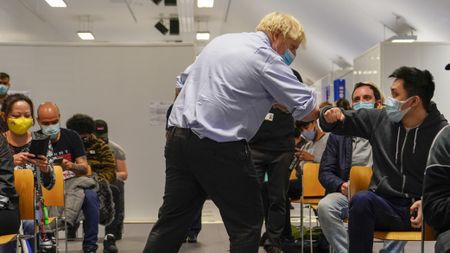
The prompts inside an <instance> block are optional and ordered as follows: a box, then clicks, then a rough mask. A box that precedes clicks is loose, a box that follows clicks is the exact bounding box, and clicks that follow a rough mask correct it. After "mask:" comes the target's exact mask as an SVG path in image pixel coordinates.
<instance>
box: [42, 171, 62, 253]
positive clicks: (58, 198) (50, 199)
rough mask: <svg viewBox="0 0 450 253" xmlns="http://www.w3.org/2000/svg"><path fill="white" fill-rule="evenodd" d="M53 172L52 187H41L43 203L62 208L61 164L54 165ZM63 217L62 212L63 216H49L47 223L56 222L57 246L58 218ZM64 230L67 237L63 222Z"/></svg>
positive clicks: (57, 241) (57, 238)
mask: <svg viewBox="0 0 450 253" xmlns="http://www.w3.org/2000/svg"><path fill="white" fill-rule="evenodd" d="M53 169H54V173H55V185H53V187H52V189H50V190H47V189H45V188H44V187H42V196H43V197H44V204H45V206H48V207H62V208H64V176H63V169H62V167H61V166H58V165H55V166H54V167H53ZM59 219H64V212H63V216H61V217H58V216H55V217H49V218H48V221H49V224H50V223H53V222H55V224H56V230H55V236H56V245H57V246H59V236H58V232H59V228H58V220H59ZM64 231H65V234H66V238H67V226H66V223H65V222H64ZM67 250H68V249H67V240H65V251H66V252H67Z"/></svg>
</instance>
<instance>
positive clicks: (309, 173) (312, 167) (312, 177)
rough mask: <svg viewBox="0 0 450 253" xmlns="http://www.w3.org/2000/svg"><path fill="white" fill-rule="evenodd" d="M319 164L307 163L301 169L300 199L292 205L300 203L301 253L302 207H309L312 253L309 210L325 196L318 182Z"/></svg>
mask: <svg viewBox="0 0 450 253" xmlns="http://www.w3.org/2000/svg"><path fill="white" fill-rule="evenodd" d="M319 168H320V164H319V163H310V162H307V163H305V164H303V168H302V185H303V191H302V197H301V198H300V200H294V201H292V202H293V203H300V229H301V235H302V245H301V252H303V234H304V231H303V230H304V229H303V206H304V205H305V204H306V205H308V207H309V229H310V238H309V239H310V249H311V253H312V252H313V247H312V244H313V241H312V219H311V209H316V208H317V205H318V204H319V201H320V200H321V199H322V197H323V196H325V188H324V187H323V186H322V185H321V184H320V182H319Z"/></svg>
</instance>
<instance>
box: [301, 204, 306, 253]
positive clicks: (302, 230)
mask: <svg viewBox="0 0 450 253" xmlns="http://www.w3.org/2000/svg"><path fill="white" fill-rule="evenodd" d="M304 233H305V231H304V229H303V201H301V202H300V236H301V238H302V245H301V246H300V247H301V252H302V253H303V250H304V248H303V243H304V239H303V235H304Z"/></svg>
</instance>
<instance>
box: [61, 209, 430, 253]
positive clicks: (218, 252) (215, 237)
mask: <svg viewBox="0 0 450 253" xmlns="http://www.w3.org/2000/svg"><path fill="white" fill-rule="evenodd" d="M294 207H295V209H294V210H292V212H291V217H292V219H291V222H292V224H294V225H296V224H299V223H300V219H299V217H300V206H299V205H294ZM306 220H309V217H308V212H307V211H306V210H305V218H304V221H305V222H306ZM202 222H203V228H202V231H201V232H200V234H199V237H198V243H195V244H189V243H185V244H183V246H182V247H181V249H180V251H179V252H182V253H222V252H223V253H225V252H229V251H228V247H229V243H228V235H227V233H226V231H225V227H224V226H223V223H222V220H221V218H220V214H219V211H218V209H217V208H216V207H215V205H214V204H213V203H212V202H211V201H207V202H205V205H204V207H203V213H202ZM305 225H309V224H308V223H306V224H305ZM151 227H152V224H125V228H124V234H123V239H122V240H120V241H117V246H118V248H119V252H120V253H139V252H142V249H143V248H144V245H145V242H146V240H147V236H148V233H149V231H150V229H151ZM80 231H81V230H79V231H78V232H79V233H80ZM103 231H104V228H103V227H100V234H99V242H98V245H99V248H98V251H97V252H99V253H100V252H103V243H102V238H103ZM61 242H62V244H61V245H60V247H59V249H60V252H64V241H61ZM81 245H82V243H81V241H75V242H69V243H68V246H69V251H68V252H70V253H75V252H76V253H78V252H82V251H81ZM381 246H382V243H374V250H373V252H377V253H378V251H379V249H380V247H381ZM264 252H265V251H264V250H263V249H262V248H260V250H259V253H264ZM299 252H300V250H299ZM419 252H420V242H408V244H407V245H406V248H405V253H419ZM425 252H427V253H433V252H434V242H426V244H425Z"/></svg>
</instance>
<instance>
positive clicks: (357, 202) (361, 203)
mask: <svg viewBox="0 0 450 253" xmlns="http://www.w3.org/2000/svg"><path fill="white" fill-rule="evenodd" d="M373 197H374V193H373V192H370V191H363V192H358V193H357V194H356V195H355V196H353V197H352V199H351V200H350V210H352V212H355V211H359V210H365V209H368V208H369V209H370V206H371V205H370V203H371V202H372V199H373Z"/></svg>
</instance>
